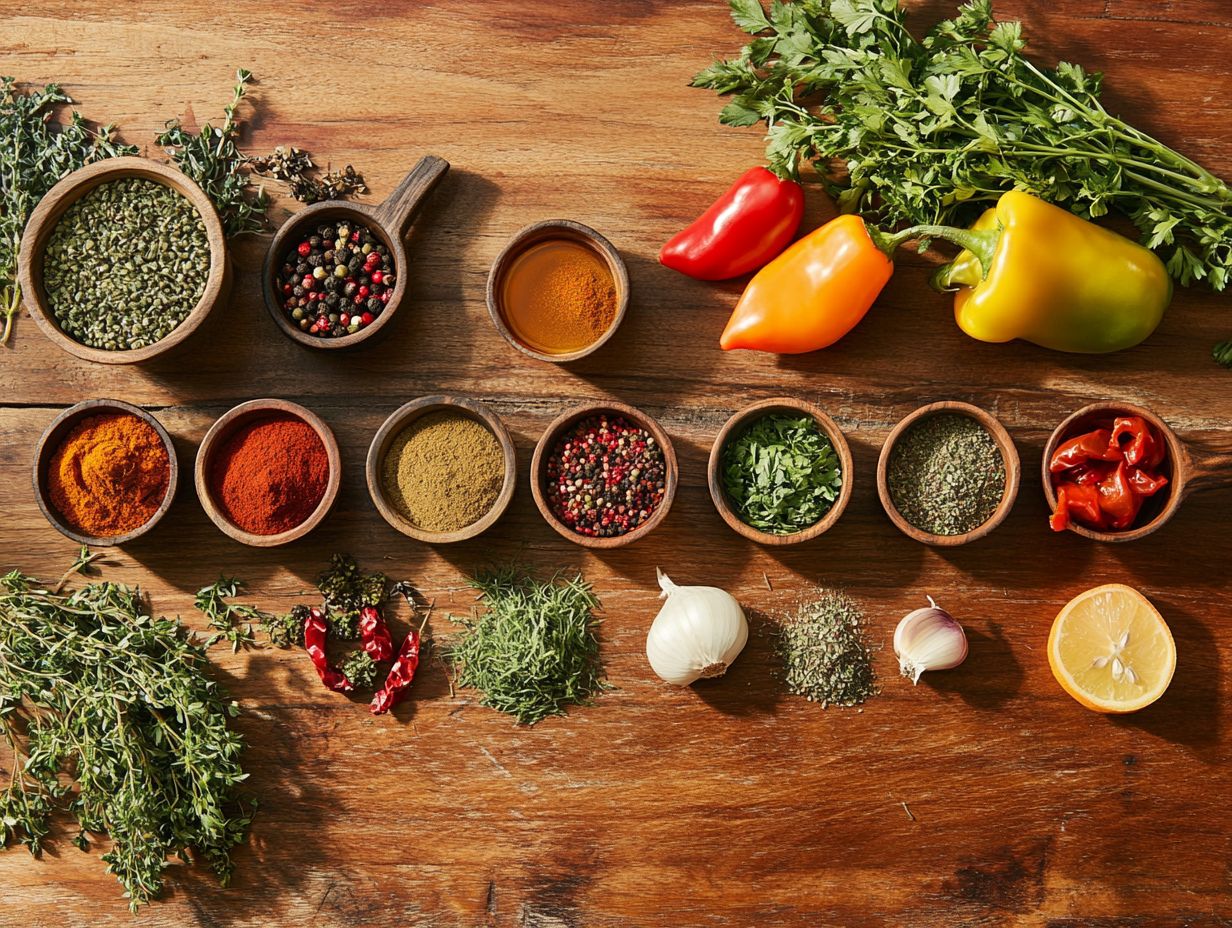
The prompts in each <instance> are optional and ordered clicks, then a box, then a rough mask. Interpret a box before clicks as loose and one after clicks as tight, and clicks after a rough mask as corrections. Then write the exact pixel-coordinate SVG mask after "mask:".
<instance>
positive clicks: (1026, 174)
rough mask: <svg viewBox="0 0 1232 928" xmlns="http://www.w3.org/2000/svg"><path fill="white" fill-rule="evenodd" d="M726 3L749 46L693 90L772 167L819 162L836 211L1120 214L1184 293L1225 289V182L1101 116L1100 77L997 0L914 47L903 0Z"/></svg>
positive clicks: (1230, 217) (1230, 194)
mask: <svg viewBox="0 0 1232 928" xmlns="http://www.w3.org/2000/svg"><path fill="white" fill-rule="evenodd" d="M730 4H731V11H732V17H733V19H734V20H735V22H736V24H737V25H738V26H739V27H740V28H741V29H743V30H744V31H746V32H748V33H750V34H752V35H753V36H755V38H754V39H753V40H752V41H751V42H750V43H749V44H748V45H746V46H745V47H744V49H743V50H742V51H741V53H740V55H739V57H737V58H734V59H732V60H729V61H718V62H716V63H715V64H713V65H711V66H710V67H709V68H706V69H705V70H704V71H702V72H701V73H699V74H698V75H697V76H696V77H695V78H694V80H693V83H694V85H695V86H698V87H707V88H710V89H712V90H715V91H717V92H719V93H721V94H732V95H733V96H732V99H731V101H730V102H729V103H728V104H727V105H726V106H725V107H724V109H723V111H722V113H721V115H720V119H721V121H723V122H724V123H727V124H729V125H733V126H751V125H754V124H755V123H757V122H759V121H764V122H765V123H766V126H767V129H768V131H767V146H766V156H767V158H768V160H769V163H770V166H771V167H772V168H773V169H774V170H775V171H777V172H778V173H780V174H782V175H784V176H796V175H797V174H798V172H799V170H800V167H801V165H802V164H804V163H810V162H811V163H813V164H814V165H815V166H816V168H817V170H818V171H819V173H820V174H821V176H822V179H823V181H824V183H825V185H826V187H827V189H828V190H829V192H830V193H831V194H832V195H833V196H834V197H835V198H836V199H837V200H838V202H839V204H840V206H841V208H842V209H843V210H844V211H845V212H856V211H860V212H862V213H863V214H864V215H865V216H866V217H868V218H870V219H871V220H873V221H876V222H879V223H881V224H883V225H884V226H886V227H897V226H899V225H917V224H934V225H936V224H946V225H965V224H967V223H968V222H969V221H970V220H972V219H974V218H975V216H976V215H978V213H979V212H980V211H981V210H982V209H984V208H985V207H987V206H988V205H989V204H990V203H992V202H993V201H995V200H996V199H998V198H999V197H1000V196H1001V194H1002V193H1004V192H1005V191H1006V190H1010V189H1013V188H1017V189H1020V190H1025V191H1028V192H1030V193H1033V194H1035V195H1037V196H1039V197H1042V198H1043V199H1045V200H1048V201H1050V202H1053V203H1058V204H1061V205H1064V206H1066V207H1067V208H1069V209H1071V210H1072V211H1074V212H1075V213H1078V214H1079V215H1082V216H1085V217H1097V216H1101V215H1103V214H1105V213H1107V212H1108V211H1109V210H1110V209H1117V210H1119V211H1121V212H1122V213H1124V214H1125V215H1127V216H1128V217H1129V218H1130V219H1132V220H1133V222H1134V224H1135V225H1137V227H1138V229H1139V230H1140V231H1141V233H1142V238H1143V242H1144V243H1145V244H1146V245H1147V246H1148V247H1149V248H1152V249H1156V250H1159V251H1160V252H1161V257H1163V259H1164V261H1165V263H1166V264H1167V267H1168V272H1169V273H1170V274H1171V275H1172V276H1173V277H1174V278H1176V279H1177V280H1178V281H1179V282H1180V283H1182V284H1185V285H1188V284H1190V283H1193V282H1194V281H1196V280H1205V281H1206V282H1207V283H1208V284H1209V285H1210V286H1211V287H1212V288H1214V289H1215V290H1222V289H1224V287H1225V286H1226V285H1227V284H1228V280H1229V272H1230V270H1232V190H1229V188H1228V185H1227V184H1225V183H1224V182H1223V181H1222V180H1220V179H1219V178H1218V177H1216V176H1215V175H1213V174H1212V173H1211V172H1210V171H1208V170H1206V169H1205V168H1203V167H1202V166H1201V165H1199V164H1196V163H1195V162H1194V161H1192V160H1190V159H1189V158H1186V157H1185V156H1184V155H1182V154H1180V153H1179V152H1176V151H1174V150H1173V149H1171V148H1169V147H1168V146H1166V145H1164V144H1163V143H1162V142H1160V141H1158V140H1156V139H1154V138H1152V137H1151V136H1149V135H1147V134H1146V133H1145V132H1142V131H1140V130H1138V129H1135V128H1134V127H1133V126H1131V125H1129V124H1128V123H1126V122H1125V121H1123V120H1121V119H1119V118H1118V117H1116V116H1114V115H1112V114H1111V113H1109V112H1108V111H1107V110H1106V109H1105V108H1104V106H1103V104H1102V103H1101V102H1100V90H1101V85H1102V82H1103V77H1102V75H1101V74H1098V73H1095V72H1088V71H1085V70H1083V68H1081V67H1079V66H1078V65H1075V64H1070V63H1068V62H1061V63H1059V64H1058V65H1057V66H1056V67H1055V68H1046V67H1042V66H1040V65H1037V64H1036V63H1034V62H1033V61H1031V59H1029V58H1027V57H1026V56H1025V55H1024V54H1023V49H1024V47H1025V45H1026V42H1025V40H1024V39H1023V36H1022V26H1021V24H1020V23H1017V22H998V21H997V20H996V18H995V16H994V14H993V10H992V4H991V0H971V2H968V3H965V4H963V5H962V6H961V7H960V8H959V10H958V15H957V16H955V17H954V18H953V19H950V20H946V21H944V22H942V23H939V24H938V25H937V26H935V27H934V28H933V29H932V30H931V31H930V32H929V33H928V35H927V36H925V37H924V39H923V40H916V39H915V38H914V37H913V36H912V35H911V33H910V32H909V31H908V29H907V24H906V14H905V11H904V9H903V7H902V5H901V4H900V2H899V0H796V2H792V3H785V2H781V0H774V2H773V3H772V5H771V7H770V9H769V11H768V12H767V11H766V10H764V9H763V8H762V6H761V4H760V3H759V2H758V0H730Z"/></svg>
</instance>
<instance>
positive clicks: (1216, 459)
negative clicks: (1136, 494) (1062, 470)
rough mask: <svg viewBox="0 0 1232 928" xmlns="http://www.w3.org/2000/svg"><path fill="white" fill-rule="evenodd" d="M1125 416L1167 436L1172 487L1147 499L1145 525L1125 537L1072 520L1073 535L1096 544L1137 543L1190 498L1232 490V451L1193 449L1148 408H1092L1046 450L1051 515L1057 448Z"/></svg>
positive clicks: (1166, 468) (1060, 430) (1065, 425)
mask: <svg viewBox="0 0 1232 928" xmlns="http://www.w3.org/2000/svg"><path fill="white" fill-rule="evenodd" d="M1123 415H1130V416H1141V417H1142V418H1143V419H1145V420H1146V421H1147V422H1149V423H1150V424H1151V425H1153V426H1154V427H1155V428H1156V429H1158V430H1159V433H1160V434H1161V435H1163V437H1164V442H1165V443H1166V444H1167V446H1168V456H1167V458H1166V459H1165V461H1164V465H1163V472H1164V475H1165V476H1166V477H1167V478H1168V486H1167V487H1165V488H1164V489H1163V490H1162V491H1161V493H1157V494H1156V495H1155V496H1152V497H1151V498H1150V499H1148V500H1146V502H1145V504H1144V506H1143V509H1142V512H1141V513H1140V514H1139V517H1140V518H1143V519H1144V520H1145V521H1143V523H1142V524H1141V525H1138V526H1136V527H1134V528H1130V529H1126V530H1125V531H1123V532H1101V531H1098V530H1096V529H1092V528H1087V527H1086V526H1085V525H1079V524H1078V523H1077V522H1073V521H1071V522H1070V524H1069V530H1070V531H1071V532H1073V533H1074V534H1076V535H1081V536H1082V537H1083V538H1090V539H1092V540H1093V541H1107V542H1123V541H1137V540H1138V539H1139V538H1145V537H1146V536H1147V535H1150V534H1151V533H1152V532H1155V531H1157V530H1158V529H1159V528H1161V527H1162V526H1163V525H1164V523H1166V522H1167V521H1168V520H1169V519H1171V518H1172V517H1173V516H1174V515H1176V511H1177V509H1179V508H1180V505H1181V503H1182V502H1183V501H1184V500H1185V497H1187V496H1189V494H1190V493H1198V492H1201V491H1203V490H1215V489H1222V488H1225V487H1228V486H1232V448H1229V447H1223V448H1213V449H1207V448H1203V449H1199V448H1190V447H1188V446H1186V444H1185V443H1184V442H1183V441H1181V440H1180V438H1178V437H1177V435H1176V432H1174V431H1172V429H1171V427H1170V426H1169V425H1168V424H1167V423H1166V422H1164V420H1163V419H1161V418H1159V416H1157V415H1155V413H1153V412H1151V411H1150V410H1149V409H1146V408H1145V407H1143V406H1135V405H1134V404H1133V403H1092V404H1091V405H1090V406H1084V407H1082V409H1080V410H1078V411H1077V412H1076V413H1074V414H1073V415H1071V416H1069V417H1067V418H1066V419H1065V421H1063V422H1062V423H1061V424H1060V425H1058V426H1057V427H1056V428H1055V429H1053V430H1052V435H1051V436H1050V437H1049V439H1048V444H1047V445H1045V446H1044V457H1043V460H1042V461H1041V467H1040V471H1041V477H1042V481H1043V486H1044V499H1046V500H1047V501H1048V509H1049V510H1050V511H1052V510H1055V509H1056V508H1057V494H1056V492H1055V491H1054V490H1053V488H1052V474H1051V472H1050V471H1049V469H1048V462H1049V461H1051V460H1052V455H1053V453H1054V452H1055V451H1056V450H1057V446H1058V445H1060V444H1061V442H1063V441H1065V440H1067V439H1069V438H1073V437H1074V436H1075V435H1081V434H1082V433H1083V432H1088V431H1090V430H1091V429H1093V428H1096V427H1097V426H1096V424H1095V423H1096V422H1098V421H1100V420H1105V421H1106V420H1108V419H1110V418H1114V417H1116V416H1123ZM1161 494H1162V495H1161Z"/></svg>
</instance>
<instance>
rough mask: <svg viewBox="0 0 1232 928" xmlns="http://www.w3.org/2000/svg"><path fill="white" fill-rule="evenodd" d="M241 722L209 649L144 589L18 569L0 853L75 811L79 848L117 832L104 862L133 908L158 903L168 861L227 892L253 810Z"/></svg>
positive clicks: (9, 579) (1, 583)
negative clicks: (52, 581)
mask: <svg viewBox="0 0 1232 928" xmlns="http://www.w3.org/2000/svg"><path fill="white" fill-rule="evenodd" d="M238 714H239V707H238V706H237V705H236V703H235V702H234V701H233V700H231V699H230V698H229V697H228V696H227V695H226V694H225V693H224V691H223V690H222V688H221V687H220V686H219V685H218V683H217V682H216V681H215V680H214V679H213V678H212V676H211V674H210V672H209V661H208V660H207V658H206V655H205V648H204V646H203V645H201V644H199V643H197V642H195V641H194V640H193V639H192V638H191V637H190V636H189V635H188V634H186V632H185V630H184V629H183V628H182V627H181V626H180V624H179V622H177V621H175V620H174V619H167V618H154V617H153V616H152V615H151V614H150V613H149V611H148V610H147V609H146V608H145V606H144V605H143V603H142V600H141V594H140V592H139V591H138V590H136V589H131V588H129V587H125V586H121V585H118V584H114V583H96V584H91V585H89V586H85V587H82V588H81V589H79V590H77V591H76V592H73V593H70V594H68V595H58V594H55V593H51V592H49V591H48V590H46V589H42V588H40V587H39V586H38V583H37V581H35V580H33V579H32V578H30V577H27V576H25V575H23V574H21V573H19V572H17V571H14V572H12V573H10V574H8V575H7V576H5V577H3V578H0V733H2V734H3V737H4V739H5V740H6V741H7V742H8V745H9V748H10V749H11V751H12V769H11V771H10V779H9V784H8V787H7V788H6V789H4V791H3V793H0V845H7V844H8V843H9V842H13V841H16V842H20V843H21V844H24V845H25V846H26V847H27V848H29V850H30V852H31V853H32V854H35V855H37V854H38V853H39V852H40V850H41V848H42V846H43V842H44V839H45V838H46V836H47V834H48V831H49V824H50V817H51V815H52V814H53V813H54V812H56V811H57V810H60V809H65V810H67V811H68V813H69V814H70V815H72V816H73V818H74V819H76V821H77V823H78V826H79V831H78V833H77V835H76V837H75V838H74V843H76V844H77V846H78V847H80V848H82V849H83V850H84V849H86V848H87V847H88V846H89V835H90V834H104V833H105V834H107V835H108V836H109V837H110V839H111V842H112V846H111V849H110V850H109V851H107V853H105V854H103V855H102V859H103V860H104V861H105V862H106V864H107V869H108V870H109V871H110V872H111V873H114V874H115V875H116V879H117V880H119V882H120V885H121V886H123V888H124V895H125V896H126V897H127V898H128V900H129V908H130V909H132V910H133V911H136V910H137V909H138V907H140V906H141V905H143V904H144V903H146V902H148V901H149V900H150V899H152V898H154V897H156V896H157V895H158V894H159V892H160V890H161V889H162V885H163V871H164V870H165V869H166V867H167V861H168V858H169V857H171V856H175V857H179V858H181V859H183V860H185V861H187V860H189V859H190V855H194V856H197V857H199V858H201V859H203V860H204V861H205V862H207V863H208V864H209V866H210V867H211V868H212V869H213V870H214V872H215V873H216V874H217V876H218V878H219V880H220V881H221V882H222V884H223V885H226V884H227V883H228V881H229V880H230V878H231V874H232V871H233V869H234V864H233V862H232V860H231V850H232V848H234V847H235V846H236V845H238V844H240V843H242V842H243V840H244V836H245V834H246V832H247V830H248V826H249V824H250V823H251V821H252V815H253V812H254V809H255V804H254V803H250V802H245V801H243V800H241V798H240V797H239V795H238V793H237V787H238V786H239V784H240V783H242V782H243V781H244V780H245V779H246V778H247V774H246V773H244V771H243V769H242V768H241V766H240V760H239V759H240V754H241V752H242V751H243V747H244V741H243V738H242V736H241V735H240V734H239V733H238V732H235V731H233V730H232V729H231V728H230V727H229V725H230V720H231V719H232V718H234V717H235V716H236V715H238Z"/></svg>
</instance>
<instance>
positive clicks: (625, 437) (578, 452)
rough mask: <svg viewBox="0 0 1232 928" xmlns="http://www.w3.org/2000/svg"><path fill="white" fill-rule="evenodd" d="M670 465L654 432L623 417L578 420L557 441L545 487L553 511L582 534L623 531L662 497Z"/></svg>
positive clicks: (607, 535) (605, 534)
mask: <svg viewBox="0 0 1232 928" xmlns="http://www.w3.org/2000/svg"><path fill="white" fill-rule="evenodd" d="M666 474H667V467H666V464H665V461H664V457H663V449H662V448H660V447H659V445H658V443H657V442H656V441H655V439H654V436H653V435H651V434H650V433H649V432H647V431H646V430H645V429H643V428H641V427H639V426H637V425H634V424H632V423H631V422H629V421H628V420H627V419H625V418H624V417H623V416H618V415H611V416H609V415H606V414H603V415H596V416H588V417H586V418H584V419H581V420H579V421H578V422H577V423H576V424H575V425H574V426H573V427H572V428H570V429H569V430H567V431H566V432H565V433H564V435H562V436H561V437H560V439H559V440H558V441H557V442H556V445H555V446H554V447H553V448H552V452H551V454H550V455H549V457H548V461H547V472H546V477H545V485H544V492H545V494H546V495H547V500H548V506H549V508H550V509H551V510H552V514H553V515H555V516H556V518H558V519H560V521H561V522H563V523H564V524H565V525H567V526H568V527H569V528H571V529H573V531H575V532H577V533H578V534H579V535H589V536H592V537H595V538H612V537H615V536H618V535H625V534H627V533H629V532H631V531H633V530H634V529H635V528H637V527H638V526H639V525H641V524H642V523H643V522H645V521H646V520H647V519H648V518H650V516H651V514H652V513H653V512H654V511H655V510H656V509H658V508H659V504H660V503H662V502H663V493H664V489H665V487H666V483H667V481H666Z"/></svg>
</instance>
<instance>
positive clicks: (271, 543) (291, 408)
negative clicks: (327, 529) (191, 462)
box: [194, 399, 342, 548]
mask: <svg viewBox="0 0 1232 928" xmlns="http://www.w3.org/2000/svg"><path fill="white" fill-rule="evenodd" d="M280 414H286V415H292V416H295V417H296V418H298V419H302V420H303V421H304V422H306V423H308V424H309V425H310V426H312V429H313V431H315V432H316V433H317V435H318V436H319V437H320V439H321V442H322V444H324V445H325V454H326V457H327V458H328V459H329V480H328V481H327V482H326V484H325V495H324V496H322V497H321V502H320V503H318V504H317V508H316V509H314V510H313V511H312V515H310V516H309V517H308V518H307V519H305V520H304V521H303V522H301V523H300V524H299V525H297V526H295V527H294V528H290V529H287V530H286V531H285V532H279V533H277V534H276V535H254V534H253V533H252V532H246V531H244V530H243V529H242V528H240V527H239V526H238V525H236V524H235V523H234V522H232V521H231V520H230V519H228V518H227V517H226V516H225V515H223V512H222V510H221V509H219V508H218V505H217V504H216V503H215V502H214V497H213V495H212V493H211V491H210V479H209V474H210V466H211V465H212V464H213V462H214V453H215V451H216V450H217V449H218V448H220V447H221V446H222V445H223V443H224V442H225V441H226V440H227V439H228V438H230V437H231V435H232V433H234V432H235V430H236V429H237V428H239V427H240V426H241V425H247V424H248V423H250V422H252V421H253V420H254V419H263V418H268V417H271V416H275V415H280ZM194 477H195V482H196V486H197V498H198V499H200V500H201V508H202V509H204V510H205V514H206V515H207V516H209V517H210V521H212V522H213V523H214V524H215V525H217V526H218V527H219V528H220V529H222V531H223V532H224V533H225V534H227V535H230V536H231V537H232V538H234V539H235V540H236V541H238V542H241V543H243V544H246V545H251V546H252V547H254V548H274V547H277V546H278V545H285V544H288V543H289V542H292V541H295V540H296V539H297V538H303V537H304V536H305V535H307V534H308V533H309V532H311V531H312V530H313V529H314V528H316V527H317V526H318V525H320V524H321V521H322V520H323V519H324V518H325V516H326V515H327V514H328V513H329V510H330V507H332V506H333V505H334V499H335V498H336V497H337V496H338V484H339V483H340V482H341V479H342V464H341V456H340V455H339V453H338V441H337V439H335V438H334V433H333V432H332V431H331V430H330V427H329V426H328V425H326V424H325V422H324V421H323V420H322V419H321V418H320V417H319V416H318V415H317V414H316V413H314V412H311V411H310V410H307V409H305V408H304V407H303V406H300V405H299V404H298V403H292V402H288V401H287V400H279V399H260V400H249V401H248V402H246V403H240V404H239V405H238V406H236V407H234V408H232V409H230V410H228V411H227V412H225V413H223V415H222V416H221V417H220V418H219V419H218V421H217V422H215V423H214V424H213V425H211V426H210V430H209V431H208V432H206V433H205V437H204V438H203V439H201V446H200V447H199V448H198V449H197V463H196V467H195V473H194Z"/></svg>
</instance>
